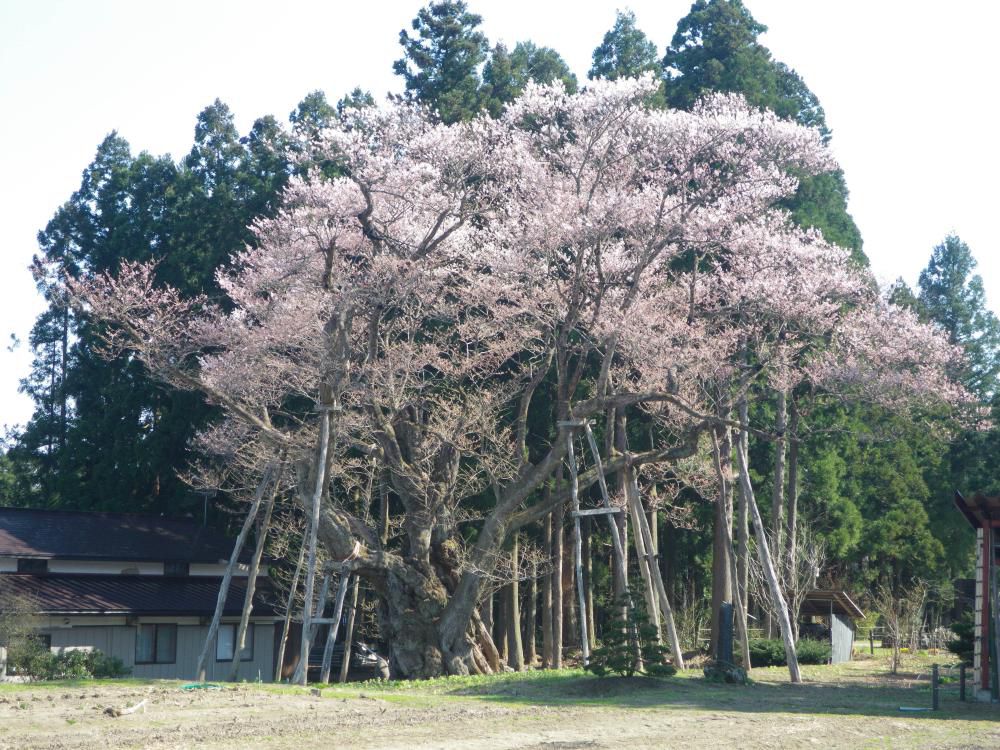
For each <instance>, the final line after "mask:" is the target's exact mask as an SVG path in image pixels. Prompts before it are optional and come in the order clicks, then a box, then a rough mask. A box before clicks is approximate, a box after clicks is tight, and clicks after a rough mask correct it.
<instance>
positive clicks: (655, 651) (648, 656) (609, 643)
mask: <svg viewBox="0 0 1000 750" xmlns="http://www.w3.org/2000/svg"><path fill="white" fill-rule="evenodd" d="M633 603H634V607H632V608H631V613H630V614H631V616H630V617H629V616H628V615H627V614H624V613H627V612H628V608H627V607H626V602H625V600H623V599H619V600H617V601H616V602H615V603H614V605H613V607H612V612H613V615H612V618H611V622H610V623H609V626H608V629H607V631H606V632H605V634H604V638H603V639H602V642H601V645H600V647H599V648H596V649H594V653H592V654H591V655H590V661H589V662H588V663H587V666H586V669H587V670H588V671H590V672H593V673H594V674H595V675H597V676H598V677H606V676H607V675H609V674H611V673H614V674H617V675H620V676H622V677H631V676H632V675H634V674H635V673H636V671H638V670H637V669H636V667H637V665H636V659H635V647H636V645H637V642H638V645H639V648H640V650H641V652H642V667H643V668H642V672H643V673H644V674H647V675H650V676H651V677H669V676H670V675H672V674H676V672H677V668H676V667H674V666H673V665H671V664H667V663H666V657H667V649H666V647H665V646H663V645H662V644H661V643H659V642H657V640H656V628H655V627H654V626H653V625H652V624H650V622H649V617H648V616H647V615H646V609H645V607H643V606H642V602H641V601H639V600H638V599H634V600H633Z"/></svg>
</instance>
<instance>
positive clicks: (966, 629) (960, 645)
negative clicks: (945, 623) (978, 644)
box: [948, 612, 976, 664]
mask: <svg viewBox="0 0 1000 750" xmlns="http://www.w3.org/2000/svg"><path fill="white" fill-rule="evenodd" d="M951 630H952V632H953V633H954V634H955V635H957V636H958V638H956V639H955V640H953V641H948V650H949V651H951V653H953V654H955V656H957V657H958V658H959V659H961V660H962V661H964V662H965V663H966V664H972V653H973V651H974V650H975V648H974V644H975V630H976V628H975V625H974V624H973V622H972V613H971V612H966V613H965V614H964V615H963V616H962V617H961V619H959V620H956V621H955V622H953V623H952V625H951Z"/></svg>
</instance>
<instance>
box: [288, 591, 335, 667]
mask: <svg viewBox="0 0 1000 750" xmlns="http://www.w3.org/2000/svg"><path fill="white" fill-rule="evenodd" d="M329 593H330V573H329V572H327V573H325V574H324V575H323V583H322V584H321V585H320V587H319V599H318V601H317V602H316V605H315V607H316V608H315V610H313V609H312V603H311V602H308V601H307V602H305V603H304V604H303V606H302V629H303V630H305V629H306V628H307V627H308V628H309V644H310V650H311V649H312V643H313V641H315V640H316V632H317V631H318V630H319V626H320V625H325V624H328V621H327V619H324V617H323V610H325V609H326V599H327V596H328V595H329ZM306 612H309V613H310V614H309V625H308V626H307V625H306ZM303 674H304V675H305V676H303ZM308 676H309V654H308V653H305V654H302V655H301V658H300V659H299V664H298V666H297V667H296V668H295V676H294V677H293V678H292V682H295V683H298V684H301V685H304V684H305V683H304V682H302V680H304V679H306V677H308Z"/></svg>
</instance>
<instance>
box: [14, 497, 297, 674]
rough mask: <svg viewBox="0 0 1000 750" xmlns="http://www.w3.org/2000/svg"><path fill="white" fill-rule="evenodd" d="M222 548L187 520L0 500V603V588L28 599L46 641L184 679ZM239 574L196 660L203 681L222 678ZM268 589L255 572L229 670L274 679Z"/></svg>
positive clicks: (240, 571)
mask: <svg viewBox="0 0 1000 750" xmlns="http://www.w3.org/2000/svg"><path fill="white" fill-rule="evenodd" d="M232 547H233V543H232V541H231V540H229V539H226V538H225V537H224V536H222V535H220V534H218V533H216V532H214V531H212V530H210V529H207V528H205V527H203V526H201V525H200V524H198V523H196V522H194V521H189V520H173V519H164V518H156V517H150V516H142V515H135V514H129V513H89V512H78V511H61V510H55V511H53V510H35V509H24V508H0V584H2V586H0V612H2V611H3V609H4V606H5V602H4V600H3V599H4V598H5V597H6V598H7V599H8V600H9V601H10V602H13V601H19V602H27V603H28V606H29V608H30V610H31V612H32V618H33V619H32V624H33V626H34V627H35V628H36V629H37V632H38V636H39V638H41V639H42V640H43V642H45V643H47V644H48V646H49V648H51V649H52V650H54V651H58V650H60V649H85V650H93V649H97V650H100V651H101V652H103V653H105V654H108V655H111V656H116V657H118V658H119V659H121V660H122V661H123V662H124V663H125V665H126V666H128V667H129V668H131V670H132V675H133V676H135V677H145V678H166V679H172V678H177V679H193V678H194V677H195V676H196V675H195V670H196V665H197V661H198V657H199V655H200V654H201V651H202V648H203V647H204V644H205V639H206V636H207V634H208V625H209V622H210V621H211V618H212V615H213V612H214V610H215V606H216V602H217V600H218V596H219V589H220V583H221V580H222V576H223V573H224V572H225V569H226V565H227V562H228V559H229V557H230V555H231V554H232ZM246 581H247V566H246V565H245V564H241V565H239V566H238V568H237V570H236V571H235V572H234V576H233V581H232V583H231V585H230V587H229V592H228V595H227V598H226V602H225V605H224V609H223V618H222V621H221V625H220V627H219V631H218V635H217V636H216V638H215V643H214V644H213V652H214V653H213V654H212V656H211V657H210V659H209V662H208V665H207V677H208V679H210V680H211V679H225V678H227V677H228V676H229V673H230V668H231V664H232V659H233V649H234V641H235V636H236V630H237V625H238V622H239V618H240V614H241V612H242V609H243V602H244V598H245V595H246ZM269 591H270V587H269V586H268V581H267V579H266V577H264V576H261V577H260V578H259V579H258V582H257V586H256V593H255V595H254V606H253V611H252V615H251V618H250V627H249V629H248V631H247V636H246V643H245V647H244V649H243V650H242V652H241V659H240V667H239V674H238V676H239V679H243V680H264V681H269V680H271V679H272V678H273V675H274V671H275V670H274V667H275V664H274V659H275V652H276V649H275V648H274V641H275V635H276V628H275V623H276V621H278V620H279V619H280V618H278V617H276V615H275V613H274V610H273V609H272V608H271V606H269V604H268V601H267V599H268V596H267V595H268V593H269ZM7 606H11V605H10V604H9V603H8V604H7ZM3 657H4V655H3V653H0V676H2V674H3V669H4V666H5V665H4V658H3Z"/></svg>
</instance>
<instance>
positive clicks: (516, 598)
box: [504, 534, 524, 672]
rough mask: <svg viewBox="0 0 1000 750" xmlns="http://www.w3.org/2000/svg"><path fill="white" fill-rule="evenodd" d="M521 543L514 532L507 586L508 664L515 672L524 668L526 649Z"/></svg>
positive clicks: (505, 590)
mask: <svg viewBox="0 0 1000 750" xmlns="http://www.w3.org/2000/svg"><path fill="white" fill-rule="evenodd" d="M519 546H520V545H519V544H518V538H517V534H514V540H513V546H512V548H511V572H512V573H513V576H512V578H511V582H510V583H509V584H508V585H507V586H506V587H505V589H504V592H505V594H506V596H507V606H506V607H505V611H506V613H507V666H509V667H510V668H511V669H513V670H514V671H515V672H521V671H523V670H524V649H523V648H522V643H521V593H520V589H521V587H520V585H519V580H520V577H521V571H520V567H521V564H520V560H519V559H518V557H519Z"/></svg>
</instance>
